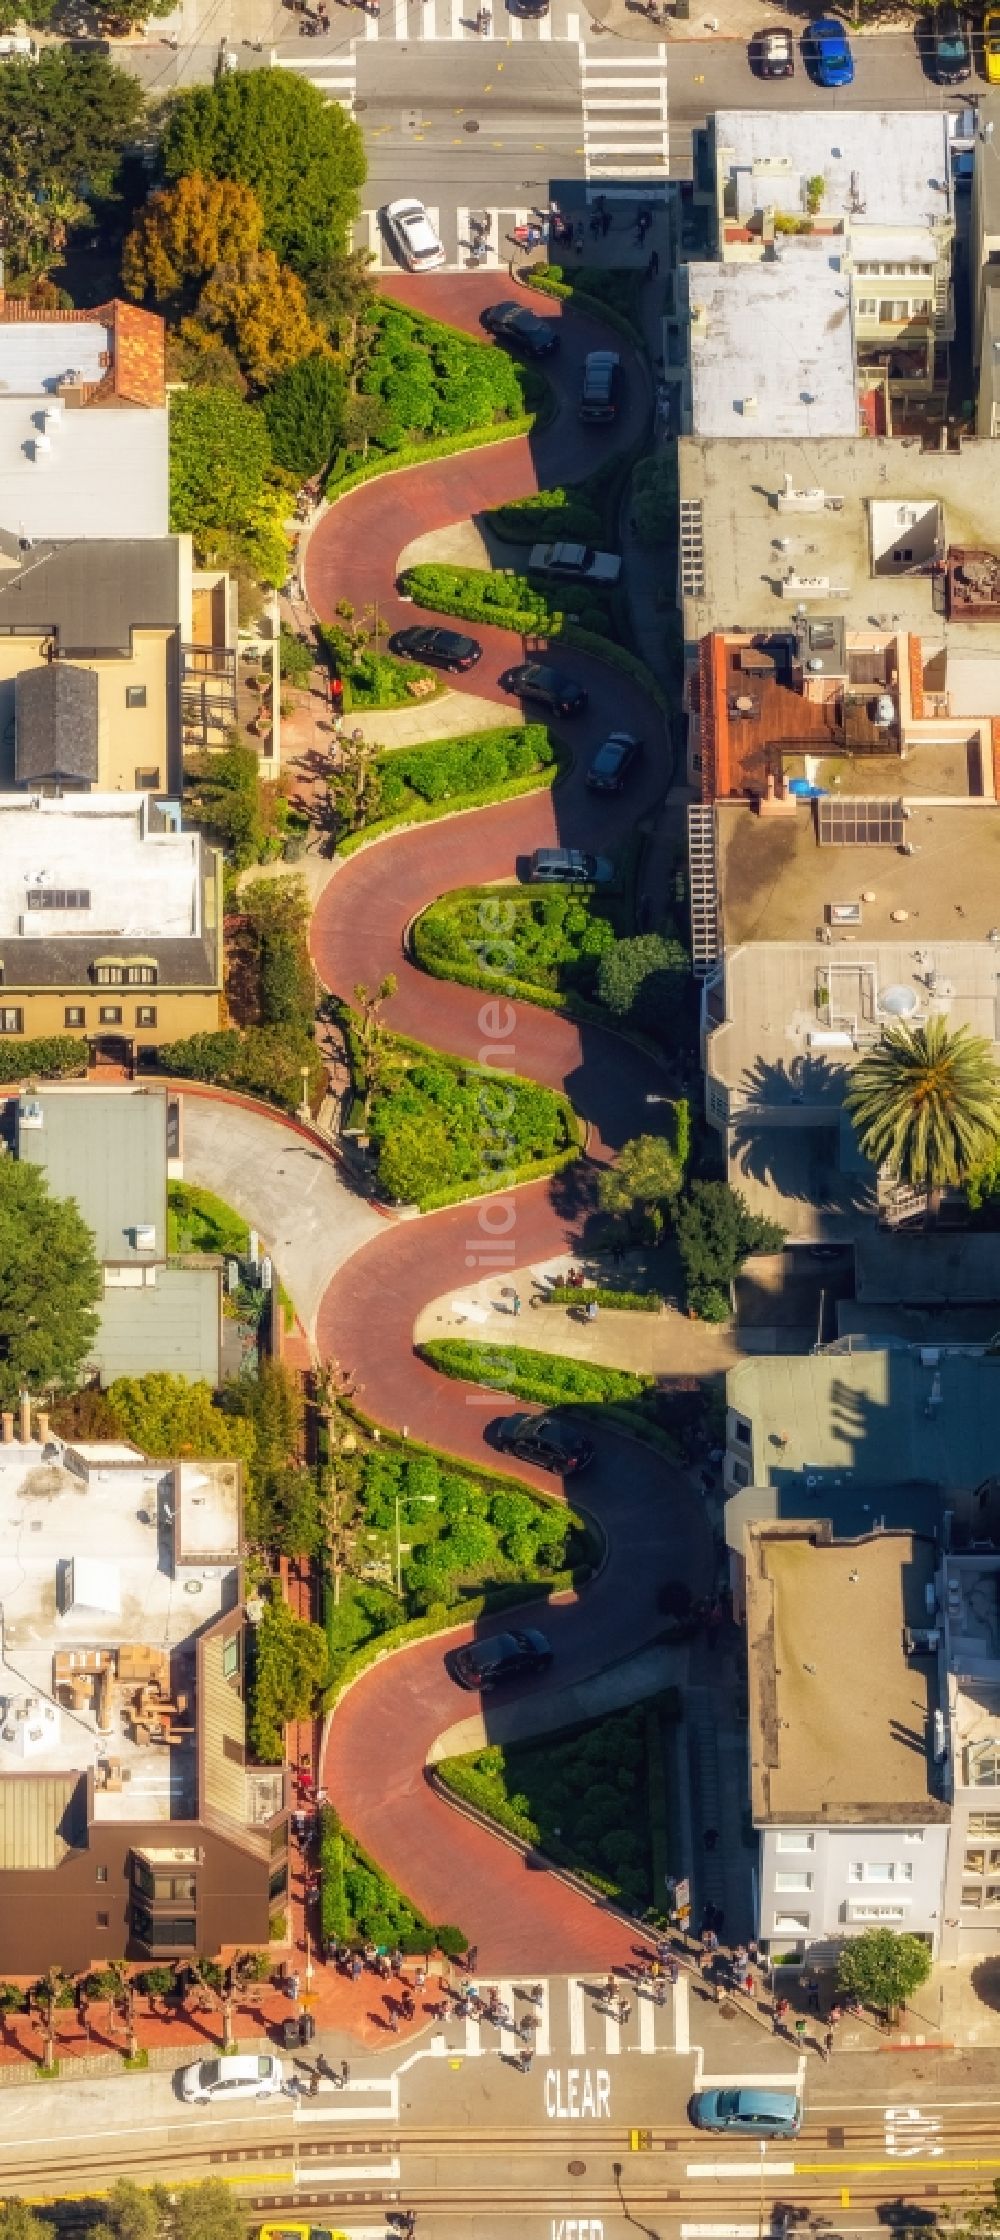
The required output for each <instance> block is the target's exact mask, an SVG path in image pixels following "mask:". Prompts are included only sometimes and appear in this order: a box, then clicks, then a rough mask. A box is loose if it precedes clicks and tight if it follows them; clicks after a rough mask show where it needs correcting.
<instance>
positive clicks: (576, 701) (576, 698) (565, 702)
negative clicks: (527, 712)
mask: <svg viewBox="0 0 1000 2240" xmlns="http://www.w3.org/2000/svg"><path fill="white" fill-rule="evenodd" d="M500 689H501V691H502V692H516V693H517V696H518V699H519V700H537V701H538V702H539V703H540V705H541V706H542V707H543V708H551V710H552V712H553V715H557V716H580V715H582V714H583V711H584V709H585V707H586V705H587V691H586V686H585V685H582V684H577V683H576V682H575V679H574V678H573V677H567V676H566V674H565V672H564V671H563V670H562V669H550V668H549V666H548V663H547V662H546V661H519V662H518V663H517V665H516V667H515V668H513V669H505V670H504V672H503V675H502V677H501V678H500Z"/></svg>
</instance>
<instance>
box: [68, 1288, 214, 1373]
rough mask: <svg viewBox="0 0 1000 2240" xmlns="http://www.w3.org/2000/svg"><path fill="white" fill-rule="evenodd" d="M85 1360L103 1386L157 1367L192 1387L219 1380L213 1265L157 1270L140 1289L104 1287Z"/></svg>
mask: <svg viewBox="0 0 1000 2240" xmlns="http://www.w3.org/2000/svg"><path fill="white" fill-rule="evenodd" d="M97 1312H98V1316H99V1324H98V1331H97V1336H96V1338H95V1339H94V1342H93V1344H92V1346H91V1348H90V1353H89V1355H88V1362H89V1363H91V1364H92V1365H93V1367H94V1368H95V1369H96V1370H97V1372H98V1374H99V1376H100V1379H101V1383H102V1384H105V1385H106V1384H112V1383H113V1382H114V1380H115V1378H116V1377H144V1376H146V1375H147V1374H148V1372H149V1371H150V1370H151V1369H162V1370H165V1371H166V1372H167V1374H168V1375H170V1376H173V1377H189V1378H190V1380H191V1382H192V1383H193V1384H198V1383H205V1384H210V1385H211V1386H212V1388H213V1390H214V1389H215V1388H216V1387H217V1386H218V1385H219V1384H220V1382H221V1379H222V1353H221V1319H222V1274H221V1269H220V1268H219V1266H218V1265H217V1264H216V1263H215V1262H214V1261H212V1262H209V1263H206V1262H204V1261H202V1262H201V1263H200V1264H198V1265H196V1264H195V1263H193V1262H185V1263H184V1265H183V1266H180V1267H178V1266H176V1265H174V1264H173V1263H172V1264H171V1265H170V1266H169V1267H167V1268H158V1269H157V1271H156V1282H155V1283H144V1284H143V1285H142V1286H141V1287H140V1288H139V1289H134V1288H132V1287H131V1286H129V1285H125V1284H121V1285H118V1284H109V1285H108V1288H107V1289H106V1291H105V1292H104V1295H103V1298H101V1299H100V1300H99V1301H98V1307H97Z"/></svg>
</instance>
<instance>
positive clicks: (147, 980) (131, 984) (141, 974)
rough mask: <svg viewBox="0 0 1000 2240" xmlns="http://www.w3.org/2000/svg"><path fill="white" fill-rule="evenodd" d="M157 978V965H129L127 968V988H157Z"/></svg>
mask: <svg viewBox="0 0 1000 2240" xmlns="http://www.w3.org/2000/svg"><path fill="white" fill-rule="evenodd" d="M156 978H157V968H156V966H155V964H127V965H126V967H125V985H126V987H127V988H155V986H156Z"/></svg>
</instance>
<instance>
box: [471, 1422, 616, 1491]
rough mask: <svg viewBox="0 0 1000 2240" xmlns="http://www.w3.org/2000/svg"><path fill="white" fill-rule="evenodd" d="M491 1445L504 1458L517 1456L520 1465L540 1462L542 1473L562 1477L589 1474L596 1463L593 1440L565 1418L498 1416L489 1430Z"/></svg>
mask: <svg viewBox="0 0 1000 2240" xmlns="http://www.w3.org/2000/svg"><path fill="white" fill-rule="evenodd" d="M485 1437H486V1440H487V1444H488V1445H489V1446H491V1447H496V1448H497V1449H498V1451H499V1453H500V1454H513V1455H516V1456H517V1458H518V1461H519V1462H537V1463H538V1464H539V1466H540V1468H541V1469H542V1470H558V1472H559V1474H560V1476H561V1477H567V1476H569V1475H570V1474H571V1473H572V1472H573V1471H576V1470H585V1469H586V1467H587V1464H588V1462H593V1459H594V1450H593V1447H592V1446H591V1444H590V1440H589V1439H585V1438H584V1436H583V1433H582V1432H581V1431H577V1430H575V1429H574V1426H573V1425H572V1424H571V1423H567V1422H566V1421H565V1419H564V1417H562V1416H558V1415H544V1416H529V1415H527V1414H522V1413H520V1412H519V1413H518V1414H517V1415H513V1416H495V1417H494V1419H493V1422H492V1423H488V1424H487V1426H486V1432H485Z"/></svg>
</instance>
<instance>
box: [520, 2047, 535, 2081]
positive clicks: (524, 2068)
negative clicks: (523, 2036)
mask: <svg viewBox="0 0 1000 2240" xmlns="http://www.w3.org/2000/svg"><path fill="white" fill-rule="evenodd" d="M534 2058H535V2049H534V2046H524V2047H523V2048H522V2051H521V2074H522V2076H524V2077H528V2076H530V2075H531V2064H532V2062H533V2061H534Z"/></svg>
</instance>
